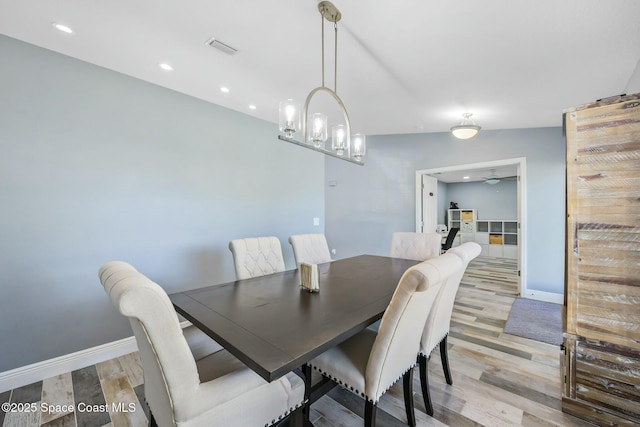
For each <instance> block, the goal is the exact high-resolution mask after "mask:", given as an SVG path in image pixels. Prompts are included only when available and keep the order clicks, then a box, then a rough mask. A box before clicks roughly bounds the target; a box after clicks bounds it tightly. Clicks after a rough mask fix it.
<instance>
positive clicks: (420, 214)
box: [415, 157, 527, 296]
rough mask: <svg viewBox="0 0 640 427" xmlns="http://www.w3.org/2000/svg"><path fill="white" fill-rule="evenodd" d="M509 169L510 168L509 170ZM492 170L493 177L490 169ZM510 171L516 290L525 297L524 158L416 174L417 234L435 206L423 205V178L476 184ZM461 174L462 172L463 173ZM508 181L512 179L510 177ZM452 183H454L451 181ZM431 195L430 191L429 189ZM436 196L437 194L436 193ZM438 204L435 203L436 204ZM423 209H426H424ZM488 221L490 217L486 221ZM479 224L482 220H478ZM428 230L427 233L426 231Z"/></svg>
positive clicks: (431, 202) (442, 168)
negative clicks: (455, 177)
mask: <svg viewBox="0 0 640 427" xmlns="http://www.w3.org/2000/svg"><path fill="white" fill-rule="evenodd" d="M510 168H511V169H510ZM492 169H493V170H494V173H493V177H492V174H491V172H489V171H491V170H492ZM507 170H513V171H515V177H516V178H515V180H516V199H517V203H516V204H517V206H516V222H517V249H516V254H517V262H518V267H517V268H518V290H519V295H520V296H523V295H527V262H526V260H527V257H526V248H527V244H526V238H527V233H526V230H527V229H526V224H527V221H526V212H527V209H526V202H527V197H526V188H527V186H526V175H527V174H526V158H525V157H518V158H513V159H503V160H495V161H490V162H481V163H470V164H463V165H455V166H446V167H441V168H433V169H424V170H418V171H416V198H415V200H416V231H418V232H422V231H425V230H424V226H423V224H424V220H425V219H427V221H430V222H432V219H431V218H432V217H433V215H434V214H433V212H426V210H431V209H432V206H433V205H434V203H436V202H434V201H433V200H428V202H427V203H425V199H426V198H427V196H425V194H424V191H423V177H435V178H436V179H437V178H438V177H449V178H447V179H448V180H451V179H453V178H452V177H451V175H452V173H454V174H455V175H459V176H460V177H461V179H460V180H459V181H458V182H468V181H466V180H464V181H463V180H462V176H463V175H466V176H469V177H471V176H472V175H474V176H475V178H474V179H475V181H479V180H485V181H487V180H489V179H492V178H494V179H495V178H496V177H497V178H501V174H500V173H499V172H500V171H507ZM463 172H464V173H463ZM509 178H511V176H510V177H509ZM452 182H453V181H452ZM429 191H430V192H431V193H432V192H433V189H432V188H430V190H429ZM436 197H437V193H436ZM436 204H437V203H436ZM425 206H426V207H425ZM485 219H491V218H485ZM479 222H481V221H479ZM427 231H428V230H427Z"/></svg>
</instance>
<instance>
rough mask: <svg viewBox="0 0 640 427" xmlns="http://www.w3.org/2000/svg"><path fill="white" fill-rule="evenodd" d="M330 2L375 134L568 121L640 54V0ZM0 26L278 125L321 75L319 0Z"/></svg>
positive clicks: (236, 1) (20, 14) (243, 2)
mask: <svg viewBox="0 0 640 427" xmlns="http://www.w3.org/2000/svg"><path fill="white" fill-rule="evenodd" d="M334 4H335V5H336V6H337V7H338V8H339V9H340V10H341V12H342V20H341V21H340V23H339V24H338V26H339V60H338V66H339V70H338V73H339V75H338V87H337V92H338V94H339V95H340V97H341V98H342V100H343V101H344V103H345V105H346V107H347V109H348V111H349V116H350V119H351V123H352V128H353V131H354V132H361V133H366V134H369V135H372V134H395V133H417V132H442V131H447V130H448V129H449V128H450V127H451V126H452V125H454V124H457V122H459V121H460V120H461V115H462V113H463V112H467V111H468V112H472V113H474V118H475V119H476V121H477V122H478V124H480V125H481V126H482V127H483V129H508V128H525V127H545V126H561V124H562V122H561V117H562V110H563V109H564V108H566V107H571V106H575V105H580V104H583V103H586V102H591V101H594V100H596V99H598V98H603V97H608V96H612V95H617V94H620V93H623V92H625V91H626V88H627V87H628V84H629V81H630V79H631V76H632V75H633V73H634V70H635V69H636V66H637V64H638V61H639V59H640V1H638V0H606V1H604V0H538V1H523V0H486V1H477V0H457V1H425V0H403V1H397V2H382V1H365V0H348V1H346V0H335V1H334ZM53 22H58V23H63V24H66V25H68V26H70V27H71V28H73V29H74V31H75V33H74V34H72V35H67V34H64V33H61V32H59V31H57V30H55V29H54V28H53V26H52V23H53ZM0 33H2V34H5V35H8V36H10V37H13V38H16V39H19V40H23V41H26V42H28V43H32V44H34V45H38V46H42V47H45V48H47V49H51V50H54V51H57V52H60V53H63V54H66V55H69V56H72V57H75V58H79V59H81V60H84V61H87V62H90V63H94V64H97V65H100V66H103V67H106V68H109V69H112V70H115V71H119V72H121V73H124V74H128V75H131V76H134V77H137V78H140V79H142V80H146V81H149V82H152V83H155V84H158V85H161V86H165V87H167V88H171V89H173V90H176V91H179V92H183V93H186V94H189V95H192V96H194V97H197V98H201V99H204V100H207V101H210V102H213V103H216V104H220V105H223V106H226V107H228V108H231V109H234V110H237V111H240V112H243V113H246V114H249V115H252V116H255V117H259V118H262V119H265V120H268V121H272V122H276V121H277V110H278V102H279V101H280V100H282V99H285V98H295V99H297V100H299V101H301V102H303V101H304V98H305V97H306V95H307V94H308V93H309V91H310V90H311V89H313V88H314V87H316V86H319V85H320V14H319V13H318V11H317V8H316V1H315V0H271V1H257V0H253V1H250V0H228V1H221V0H189V1H176V0H173V1H172V0H162V1H158V0H0ZM326 33H327V39H326V40H327V41H326V44H327V53H326V54H327V62H328V70H327V85H328V86H329V87H332V86H333V78H332V75H333V72H332V70H333V67H332V61H331V60H330V59H331V58H332V56H333V53H332V50H331V48H332V46H333V39H332V38H330V37H329V36H332V26H331V25H330V24H327V26H326ZM212 36H214V37H216V38H218V39H220V40H222V41H223V42H225V43H227V44H229V45H231V46H233V47H235V48H237V49H238V53H236V54H235V55H233V56H229V55H227V54H224V53H222V52H220V51H218V50H215V49H213V48H211V47H209V46H206V45H205V41H206V40H207V39H209V38H210V37H212ZM160 62H167V63H170V64H171V65H172V66H173V67H174V71H172V72H166V71H163V70H161V69H160V68H159V67H158V63H160ZM223 85H224V86H228V87H229V88H230V92H229V93H227V94H223V93H221V92H220V90H219V88H220V86H223ZM249 104H255V105H256V106H257V108H256V109H255V110H250V109H249V108H248V105H249ZM330 120H331V118H330ZM330 125H331V123H330Z"/></svg>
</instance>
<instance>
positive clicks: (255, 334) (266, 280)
mask: <svg viewBox="0 0 640 427" xmlns="http://www.w3.org/2000/svg"><path fill="white" fill-rule="evenodd" d="M417 263H418V261H412V260H405V259H397V258H389V257H381V256H373V255H361V256H357V257H353V258H347V259H343V260H337V261H333V262H330V263H326V264H321V265H320V292H318V293H310V292H308V291H306V290H303V289H302V288H301V287H300V279H299V276H298V271H297V270H289V271H285V272H282V273H275V274H270V275H267V276H262V277H255V278H252V279H245V280H237V281H235V282H230V283H225V284H222V285H215V286H209V287H205V288H200V289H195V290H191V291H185V292H179V293H175V294H172V295H170V296H169V297H170V299H171V301H172V302H173V304H174V306H175V308H176V311H177V312H178V313H180V314H181V315H182V316H184V317H185V318H186V319H187V320H189V321H191V322H192V323H193V324H194V325H196V326H197V327H199V328H200V329H201V330H203V331H204V332H206V333H207V334H208V335H209V336H211V337H212V338H213V339H215V340H216V341H218V342H219V343H220V344H222V345H223V346H224V347H225V348H226V349H227V350H229V351H230V352H231V353H232V354H234V355H235V356H236V357H237V358H239V359H240V360H242V361H243V362H244V363H245V364H247V366H249V367H250V368H251V369H253V370H254V371H255V372H257V373H258V374H259V375H261V376H262V377H263V378H264V379H265V380H267V381H273V380H275V379H277V378H279V377H281V376H282V375H285V374H286V373H288V372H290V371H292V370H293V369H296V368H298V367H300V366H301V365H302V364H304V363H305V362H308V361H309V360H311V359H313V358H314V357H315V356H317V355H319V354H320V353H322V352H324V351H326V350H327V349H329V348H331V347H333V346H335V345H336V344H338V343H340V342H342V341H344V340H345V339H347V338H349V337H351V336H353V335H354V334H356V333H357V332H359V331H361V330H362V329H364V328H366V327H367V326H368V325H370V324H371V323H373V322H375V321H376V320H378V319H379V318H381V317H382V314H383V313H384V310H385V309H386V308H387V305H388V304H389V301H391V296H392V295H393V292H394V290H395V288H396V286H397V284H398V281H399V280H400V277H401V276H402V274H403V273H404V271H405V270H406V269H407V268H409V267H411V266H413V265H415V264H417Z"/></svg>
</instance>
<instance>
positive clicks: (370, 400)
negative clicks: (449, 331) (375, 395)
mask: <svg viewBox="0 0 640 427" xmlns="http://www.w3.org/2000/svg"><path fill="white" fill-rule="evenodd" d="M415 366H416V364H415V363H414V364H413V365H411V366H410V367H409V369H407V370H405V371H404V372H403V373H402V375H400V376H399V377H398V378H396V380H395V381H393V382H392V383H391V384H390V385H389V387H387V388H386V389H385V390H384V391H383V392H382V393H381V396H382V395H383V394H385V393H386V392H387V391H388V390H389V389H390V388H391V387H393V385H394V384H395V383H397V382H398V381H399V380H400V379H401V378H402V377H403V376H404V375H405V374H406V373H407V372H409V371H410V370H412V369H413V368H414V367H415ZM311 367H312V368H313V369H315V370H316V371H318V372H319V373H320V374H322V375H323V376H325V377H327V378H329V379H330V380H331V381H334V382H336V383H338V384H340V385H341V386H343V387H344V388H346V389H347V390H351V391H352V392H353V393H355V394H358V395H360V397H363V398H364V399H365V400H368V401H369V402H372V403H373V404H374V405H377V404H378V401H377V400H373V399H372V398H370V397H369V396H367V395H366V394H364V393H363V392H361V391H360V390H358V389H356V388H354V387H353V386H350V385H348V384H347V383H343V382H342V380H339V379H337V378H333V377H332V376H331V375H330V374H328V373H326V372H324V371H323V370H322V369H320V368H318V367H317V366H314V365H311Z"/></svg>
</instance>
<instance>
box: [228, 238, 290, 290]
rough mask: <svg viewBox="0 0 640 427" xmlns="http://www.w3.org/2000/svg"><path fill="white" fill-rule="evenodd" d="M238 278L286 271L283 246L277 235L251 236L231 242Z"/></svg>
mask: <svg viewBox="0 0 640 427" xmlns="http://www.w3.org/2000/svg"><path fill="white" fill-rule="evenodd" d="M229 250H230V251H231V254H233V264H234V266H235V269H236V279H238V280H242V279H249V278H251V277H258V276H264V275H266V274H272V273H277V272H280V271H284V257H283V256H282V246H280V240H278V238H277V237H273V236H271V237H250V238H246V239H235V240H232V241H230V242H229Z"/></svg>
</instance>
